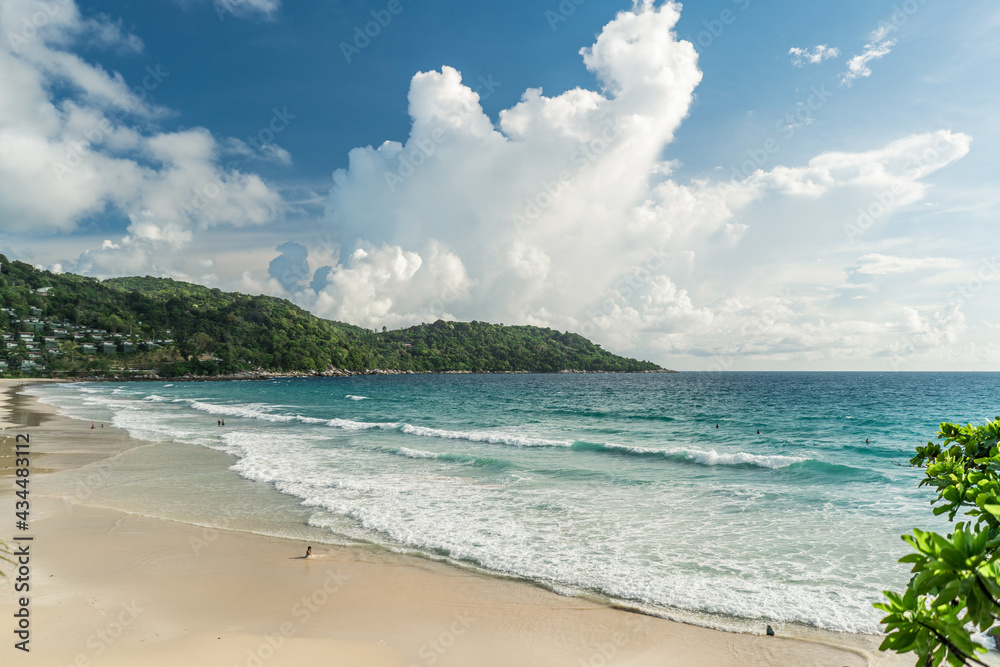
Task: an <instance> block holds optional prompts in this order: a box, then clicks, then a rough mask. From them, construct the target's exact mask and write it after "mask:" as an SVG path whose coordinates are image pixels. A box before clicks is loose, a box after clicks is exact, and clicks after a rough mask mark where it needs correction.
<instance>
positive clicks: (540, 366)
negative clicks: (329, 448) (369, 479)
mask: <svg viewBox="0 0 1000 667" xmlns="http://www.w3.org/2000/svg"><path fill="white" fill-rule="evenodd" d="M41 287H50V288H51V290H50V291H49V293H48V294H47V295H45V296H43V295H39V294H36V293H35V290H37V289H38V288H41ZM0 305H2V306H3V307H6V308H13V309H14V311H15V312H16V313H17V316H19V317H27V316H29V314H30V312H31V308H37V309H39V310H41V311H42V313H43V315H42V316H43V317H44V318H45V319H47V320H50V321H65V322H67V323H68V324H72V325H79V326H86V327H90V328H95V329H106V330H107V331H109V332H112V333H119V334H122V335H124V336H125V338H127V339H129V340H131V341H133V342H137V341H141V340H146V339H172V340H174V341H176V343H175V344H174V345H172V346H170V347H169V348H164V349H160V350H157V351H156V352H148V353H146V352H144V353H139V354H128V355H126V354H121V353H119V354H117V355H96V356H95V355H85V354H82V353H81V350H80V348H79V346H78V345H76V344H74V343H73V342H72V341H69V342H66V341H64V342H63V343H62V344H61V345H60V348H61V351H62V352H63V356H62V357H59V358H52V359H49V360H48V363H49V367H50V368H52V369H54V370H61V371H66V372H70V373H74V374H85V373H90V372H98V373H106V372H108V370H109V369H110V368H112V366H114V367H117V368H119V369H125V370H135V369H139V368H151V369H157V370H158V372H159V373H160V374H161V375H164V376H169V377H174V376H180V375H184V374H187V373H191V374H195V375H215V374H218V373H231V372H237V371H243V370H254V369H262V370H271V371H308V370H316V371H322V370H325V369H328V368H331V367H333V368H340V369H344V370H348V371H364V370H366V369H376V368H382V369H393V370H402V371H472V372H481V371H534V372H555V371H562V370H587V371H645V370H660V368H659V366H657V365H656V364H653V363H650V362H646V361H636V360H635V359H626V358H624V357H619V356H616V355H614V354H611V353H610V352H608V351H606V350H603V349H601V347H600V346H599V345H595V344H594V343H591V342H590V341H589V340H587V339H586V338H584V337H583V336H580V335H578V334H573V333H562V332H559V331H554V330H552V329H546V328H540V327H528V326H510V327H507V326H503V325H495V324H488V323H485V322H471V323H467V322H444V321H441V320H439V321H437V322H434V323H433V324H422V325H419V326H415V327H410V328H407V329H401V330H397V331H385V330H384V329H383V331H382V332H375V331H369V330H368V329H364V328H361V327H357V326H353V325H350V324H345V323H342V322H333V321H329V320H324V319H321V318H318V317H316V316H314V315H312V314H310V313H308V312H306V311H305V310H303V309H301V308H299V307H298V306H295V305H294V304H292V303H291V302H289V301H286V300H285V299H278V298H275V297H270V296H250V295H246V294H241V293H239V292H223V291H221V290H218V289H212V288H208V287H204V286H202V285H195V284H191V283H185V282H180V281H176V280H171V279H169V278H153V277H150V276H146V277H131V278H112V279H110V280H105V281H98V280H95V279H93V278H86V277H83V276H77V275H73V274H58V275H57V274H53V273H51V272H48V271H39V270H36V269H35V268H34V267H32V266H30V265H28V264H25V263H23V262H17V261H13V262H11V261H8V260H7V258H6V257H4V256H3V255H0ZM9 324H10V322H9V318H8V316H7V315H6V314H4V313H0V328H2V330H3V331H10V330H11V328H10V326H9Z"/></svg>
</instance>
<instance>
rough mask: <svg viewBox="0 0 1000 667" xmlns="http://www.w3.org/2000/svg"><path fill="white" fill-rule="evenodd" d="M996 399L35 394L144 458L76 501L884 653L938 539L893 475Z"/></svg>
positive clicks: (179, 389) (445, 378)
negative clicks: (785, 626) (877, 640)
mask: <svg viewBox="0 0 1000 667" xmlns="http://www.w3.org/2000/svg"><path fill="white" fill-rule="evenodd" d="M998 380H1000V374H987V373H982V374H963V373H681V374H650V375H627V374H609V375H409V376H365V377H353V378H330V379H276V380H270V381H247V382H188V383H181V382H178V383H100V384H95V383H77V384H64V385H49V386H33V387H30V388H29V390H28V391H29V393H32V394H35V395H38V396H40V397H42V399H43V400H44V401H45V402H48V403H51V404H53V405H55V406H57V407H58V408H59V409H60V410H61V411H62V412H64V413H65V414H68V415H69V416H73V417H77V418H80V419H85V420H88V421H97V422H105V423H110V424H113V425H115V426H119V427H121V428H124V429H128V431H129V432H130V433H131V434H132V435H133V436H134V437H137V438H140V439H143V440H145V441H148V442H149V443H150V444H149V445H148V446H145V447H142V448H139V449H137V450H134V451H132V452H129V453H128V454H126V455H124V456H122V457H119V458H118V460H117V462H116V463H115V465H114V466H113V468H106V469H104V470H103V471H101V472H100V473H99V474H98V475H96V476H94V477H93V479H91V481H89V482H85V483H83V484H82V485H79V487H78V491H77V494H78V496H79V499H81V500H85V501H87V502H94V503H96V504H103V505H108V506H114V507H119V508H122V509H126V510H128V511H133V512H140V513H147V514H151V515H154V516H166V517H167V518H174V519H179V520H184V521H190V522H192V523H199V524H202V525H206V526H222V527H231V528H238V529H241V530H252V531H256V532H262V533H269V534H275V535H283V536H287V537H295V538H301V539H304V540H310V541H312V540H316V541H327V542H330V543H345V542H367V543H375V544H378V545H381V547H383V548H391V549H396V550H403V551H416V552H419V553H423V554H426V555H428V556H430V557H434V558H443V559H446V560H450V561H453V562H455V563H457V564H461V565H464V566H473V567H478V568H483V569H486V570H490V571H492V572H495V573H499V574H504V575H512V576H517V577H523V578H526V579H530V580H534V581H537V582H539V583H541V584H543V585H546V586H548V587H551V588H552V589H554V590H556V591H558V592H562V593H569V594H586V595H596V596H600V597H605V598H610V599H614V600H616V601H624V602H626V603H628V604H633V605H636V606H638V607H642V608H644V609H647V610H651V611H654V612H656V613H660V614H662V615H665V616H668V617H674V618H680V619H684V620H690V621H693V622H696V623H703V624H706V625H716V626H720V627H734V626H735V627H740V623H741V622H746V621H747V620H752V621H754V622H759V621H760V620H767V621H777V622H779V623H780V622H797V623H805V624H808V625H813V626H818V627H822V628H828V629H833V630H841V631H853V632H877V631H878V630H879V626H878V619H879V618H880V614H879V612H877V611H876V610H874V609H873V608H872V606H871V605H872V603H873V602H876V601H878V600H879V598H880V597H881V591H882V590H883V589H885V588H897V589H898V588H901V587H902V586H904V585H905V583H906V581H907V579H908V570H907V568H906V566H902V565H899V564H897V563H896V560H897V559H898V558H899V557H900V556H902V555H903V554H904V553H906V545H905V544H904V543H903V542H902V541H901V540H900V537H899V536H900V534H901V533H903V532H906V531H908V530H910V529H911V528H913V527H914V526H919V527H923V528H933V529H938V530H940V529H946V523H945V522H944V521H943V520H942V519H936V518H934V517H932V515H931V513H930V507H929V504H928V503H929V500H930V498H931V492H930V491H929V490H927V489H926V488H925V489H917V482H918V481H919V480H920V471H919V470H915V469H912V468H910V467H908V466H907V465H906V464H907V462H908V459H909V458H910V456H912V453H913V448H914V446H916V445H918V444H922V443H925V442H927V441H928V440H930V439H933V438H934V434H935V432H936V430H937V427H938V424H939V423H940V422H941V421H943V420H953V421H961V422H970V421H971V422H973V423H981V422H983V421H984V420H986V419H992V418H993V417H995V416H996V415H997V414H998V413H1000V382H998ZM222 419H225V422H226V424H225V427H220V426H218V422H219V420H222ZM86 428H88V429H89V424H87V425H86ZM758 431H759V433H758ZM247 480H250V481H247Z"/></svg>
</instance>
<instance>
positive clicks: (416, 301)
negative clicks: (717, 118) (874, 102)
mask: <svg viewBox="0 0 1000 667" xmlns="http://www.w3.org/2000/svg"><path fill="white" fill-rule="evenodd" d="M678 11H679V9H678V7H677V6H676V5H673V4H665V5H662V6H660V7H654V6H653V5H652V3H638V4H637V6H636V7H635V9H634V10H633V11H630V12H622V13H621V14H619V15H618V16H617V17H616V18H615V20H614V21H612V22H611V23H610V24H608V25H607V26H606V27H605V28H604V30H603V31H602V33H601V34H600V35H599V37H598V38H597V41H596V43H595V44H594V45H593V46H592V47H591V48H589V49H583V50H582V51H581V53H582V55H583V57H584V62H585V64H586V65H587V67H588V69H589V70H590V71H591V72H593V73H594V74H595V76H596V78H597V80H598V83H599V85H600V88H599V90H600V91H601V92H598V91H596V90H586V89H582V88H577V89H573V90H570V91H567V92H565V93H562V94H560V95H557V96H554V97H549V96H546V95H545V94H544V93H543V91H541V90H537V89H529V90H527V91H526V92H525V93H524V94H523V96H522V98H521V101H520V102H519V103H518V104H517V105H515V106H514V107H512V108H510V109H506V110H503V111H501V112H500V113H499V118H498V122H497V123H495V124H494V123H493V122H492V121H491V119H490V118H489V117H487V116H486V115H485V114H484V113H483V111H482V109H481V107H480V104H479V99H478V96H477V95H476V94H475V93H474V92H473V91H472V90H471V89H470V88H469V87H468V86H466V85H464V84H463V83H462V80H461V75H460V73H459V72H457V71H456V70H454V69H452V68H449V67H443V68H442V69H441V70H440V71H438V72H421V73H418V74H417V75H415V76H414V77H413V80H412V83H411V88H410V94H409V103H410V105H409V111H410V116H411V118H412V122H413V124H412V129H411V132H410V136H409V138H408V139H407V141H406V142H405V143H402V144H401V143H397V142H385V143H384V144H382V145H381V146H379V147H378V148H372V147H365V148H357V149H355V150H353V151H351V154H350V160H349V167H348V168H347V169H342V170H339V171H337V172H336V173H335V174H334V183H333V187H332V189H331V192H330V200H329V204H328V209H327V221H328V223H329V224H330V225H331V226H332V227H333V228H334V229H336V230H337V231H338V233H339V238H340V240H341V241H342V242H343V246H342V257H343V259H342V260H341V261H340V262H339V263H336V265H335V266H333V268H332V269H331V270H330V272H329V275H325V276H324V281H320V283H319V286H320V290H319V292H318V293H316V292H314V291H313V290H312V289H308V290H307V289H303V290H302V291H300V292H298V293H294V294H291V296H293V297H294V298H297V299H298V300H299V301H300V302H301V303H303V304H308V305H309V306H310V307H312V308H314V309H315V310H316V311H317V312H319V313H321V314H324V315H328V316H331V317H336V318H340V319H347V320H349V321H352V322H355V323H357V324H361V325H364V326H368V327H378V326H381V325H383V324H388V325H390V326H395V325H401V324H410V323H413V322H418V321H426V320H429V319H435V318H437V317H444V318H450V317H454V318H460V319H488V320H492V321H500V322H524V323H533V324H539V325H543V326H553V327H557V328H565V329H571V330H575V331H580V332H581V333H583V334H585V335H588V336H591V337H593V338H595V339H596V340H598V341H599V342H602V343H604V344H607V345H610V346H612V347H613V348H614V349H615V350H616V351H622V352H631V353H635V354H638V355H640V356H647V357H648V356H654V357H656V358H658V359H663V358H664V356H665V355H670V357H671V358H674V359H682V360H687V361H685V362H684V363H686V364H687V365H688V366H689V367H694V368H703V369H704V368H708V367H720V368H721V367H722V366H723V365H725V363H724V362H725V360H728V359H731V360H733V361H731V362H730V363H731V364H735V367H738V366H739V365H740V364H741V363H746V360H750V361H751V362H752V361H753V360H755V359H756V360H764V359H767V360H771V361H774V360H779V361H780V360H782V359H787V360H798V361H799V362H802V361H803V360H805V361H813V362H816V363H822V361H823V360H824V359H827V360H830V359H836V358H839V359H856V360H860V359H866V358H870V357H871V355H872V354H882V355H883V356H884V357H885V358H889V356H890V354H891V346H892V345H894V344H895V342H896V339H897V338H898V335H899V334H898V332H899V331H900V330H902V329H903V328H904V319H905V318H904V316H903V315H902V313H903V310H901V307H900V306H898V305H896V306H894V307H893V308H892V309H891V310H889V311H885V310H881V309H880V306H882V305H884V304H882V303H881V302H879V303H878V304H874V302H873V304H874V305H871V306H859V305H858V304H859V302H858V301H852V297H854V296H856V291H857V288H858V287H859V286H858V285H852V284H850V282H849V277H850V276H851V275H852V271H854V272H855V273H856V269H857V256H856V255H853V256H851V255H850V254H849V253H848V254H846V255H845V258H844V259H841V260H839V261H838V262H837V263H835V264H831V265H818V264H817V262H816V258H815V256H809V255H808V253H806V252H804V251H803V249H802V247H800V246H796V245H794V244H793V243H791V241H790V239H794V238H795V236H796V229H795V227H796V225H813V226H817V225H825V226H827V228H828V229H830V230H831V231H832V233H833V234H835V235H837V236H838V238H839V239H840V242H841V244H842V245H843V246H844V247H847V246H849V243H848V239H847V238H845V237H844V236H843V232H842V231H841V227H842V225H843V221H844V220H845V219H847V220H853V219H854V218H855V217H856V216H857V211H858V209H859V208H863V207H866V206H868V205H869V203H870V202H872V201H873V200H874V201H877V199H875V198H877V197H879V196H881V195H883V193H885V192H888V193H889V196H890V197H891V201H889V202H888V203H887V204H884V205H883V208H884V211H883V212H882V214H881V215H883V216H884V218H886V219H887V218H889V217H891V215H892V214H893V213H894V212H895V211H898V210H901V209H904V208H905V207H906V206H908V205H910V204H912V203H914V202H917V201H919V200H921V199H922V198H924V197H925V195H926V191H927V187H928V185H927V182H926V179H927V178H928V177H929V176H930V175H931V174H933V173H934V172H936V171H937V170H939V169H941V168H943V167H944V166H946V165H948V164H950V163H952V162H954V161H955V160H958V159H960V158H961V157H962V156H964V155H965V154H967V153H968V151H969V147H970V142H971V139H970V137H968V136H967V135H965V134H962V133H957V132H950V131H939V132H932V133H927V134H919V135H912V136H908V137H904V138H902V139H897V140H895V141H892V142H889V143H887V144H886V145H884V146H883V147H881V148H877V149H873V150H870V151H865V152H857V153H847V152H836V151H832V152H827V153H824V154H822V155H819V156H817V157H815V158H813V159H812V160H810V161H809V162H808V163H807V164H806V165H803V166H779V167H775V168H774V169H772V170H770V171H763V170H761V171H758V172H756V173H755V174H753V175H752V176H751V177H750V178H748V179H746V180H743V181H731V182H712V181H707V180H706V181H695V182H692V183H686V184H685V183H680V182H678V181H677V180H675V179H674V178H673V167H674V164H673V163H672V162H670V161H664V159H663V157H662V156H663V153H664V151H665V149H667V147H668V146H669V144H670V142H671V140H672V139H673V135H674V132H675V130H676V129H677V127H678V125H679V124H680V122H681V121H682V120H683V119H684V118H685V117H686V115H687V113H688V111H689V109H690V105H691V101H692V96H693V91H694V89H695V87H696V86H697V84H698V82H699V81H700V79H701V72H700V71H699V69H698V67H697V56H696V54H695V53H694V50H693V48H692V47H691V45H690V44H688V43H686V42H682V41H678V40H677V39H676V37H675V36H674V34H673V32H672V29H673V26H674V24H675V22H676V20H677V16H678V13H677V12H678ZM827 51H828V50H827V49H825V50H824V51H823V53H826V52H827ZM810 53H813V52H810ZM880 205H882V204H880ZM800 220H801V221H802V222H801V223H800V222H799V221H800ZM428 248H433V250H429V249H428ZM355 249H358V250H360V252H355ZM774 254H777V255H778V256H783V257H782V259H781V261H777V260H776V259H775V257H774ZM762 255H763V257H766V258H767V261H761V259H760V258H761V257H762ZM445 259H447V262H448V263H449V266H451V267H452V268H453V270H452V271H445V270H443V269H442V268H441V264H442V262H444V260H445ZM312 263H314V264H317V262H312ZM866 266H871V267H874V266H875V264H874V263H869V264H866ZM769 267H770V268H769ZM444 276H449V277H450V282H449V281H448V280H446V279H445V278H444ZM418 285H419V287H418ZM837 286H842V288H840V287H837ZM790 289H791V290H792V292H794V294H792V293H791V292H789V290H790ZM841 293H845V295H844V296H843V297H841V296H840V295H841ZM313 295H315V296H313ZM847 303H853V304H854V305H853V306H851V307H850V308H849V307H848V306H847V305H845V304H847ZM921 307H922V306H921ZM852 309H853V310H852ZM720 360H722V361H720Z"/></svg>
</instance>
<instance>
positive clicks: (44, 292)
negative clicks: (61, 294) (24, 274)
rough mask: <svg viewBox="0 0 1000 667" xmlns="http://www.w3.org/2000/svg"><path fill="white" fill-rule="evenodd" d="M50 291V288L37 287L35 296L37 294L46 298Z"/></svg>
mask: <svg viewBox="0 0 1000 667" xmlns="http://www.w3.org/2000/svg"><path fill="white" fill-rule="evenodd" d="M51 289H52V288H51V287H39V288H38V289H36V290H35V294H39V295H41V296H48V295H49V291H50V290H51Z"/></svg>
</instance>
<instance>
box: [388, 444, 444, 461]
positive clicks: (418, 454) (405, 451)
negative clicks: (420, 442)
mask: <svg viewBox="0 0 1000 667" xmlns="http://www.w3.org/2000/svg"><path fill="white" fill-rule="evenodd" d="M396 454H398V455H399V456H405V457H406V458H408V459H436V458H437V457H439V456H440V454H436V453H434V452H425V451H422V450H420V449H410V448H409V447H400V448H399V450H398V451H397V452H396Z"/></svg>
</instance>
